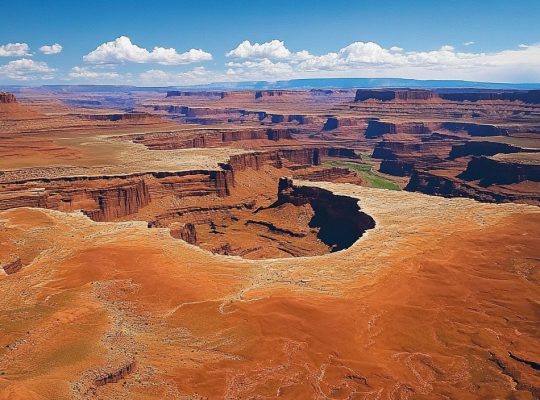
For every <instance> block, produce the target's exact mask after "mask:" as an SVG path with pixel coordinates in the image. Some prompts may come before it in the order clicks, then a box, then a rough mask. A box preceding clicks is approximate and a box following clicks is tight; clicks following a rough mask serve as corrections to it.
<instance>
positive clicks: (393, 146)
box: [372, 140, 422, 160]
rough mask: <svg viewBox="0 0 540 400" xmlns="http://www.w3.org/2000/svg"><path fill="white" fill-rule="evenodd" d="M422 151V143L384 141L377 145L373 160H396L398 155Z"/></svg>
mask: <svg viewBox="0 0 540 400" xmlns="http://www.w3.org/2000/svg"><path fill="white" fill-rule="evenodd" d="M421 150H422V143H417V142H403V141H396V142H394V141H390V140H383V141H382V142H379V143H377V144H376V145H375V148H374V149H373V154H372V157H373V158H378V159H387V160H395V159H396V153H414V152H417V151H421Z"/></svg>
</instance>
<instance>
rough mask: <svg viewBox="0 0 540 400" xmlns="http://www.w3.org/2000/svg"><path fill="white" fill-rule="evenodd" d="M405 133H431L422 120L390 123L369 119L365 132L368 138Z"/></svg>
mask: <svg viewBox="0 0 540 400" xmlns="http://www.w3.org/2000/svg"><path fill="white" fill-rule="evenodd" d="M396 133H407V134H410V135H427V134H429V133H431V129H430V127H429V126H427V125H426V124H424V123H422V122H405V123H399V124H396V123H392V122H383V121H376V120H370V121H368V126H367V129H366V132H365V136H366V138H368V139H373V138H377V137H380V136H383V135H386V134H396Z"/></svg>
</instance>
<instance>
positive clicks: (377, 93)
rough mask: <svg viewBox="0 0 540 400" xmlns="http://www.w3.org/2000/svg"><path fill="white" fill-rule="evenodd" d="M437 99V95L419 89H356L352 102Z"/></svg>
mask: <svg viewBox="0 0 540 400" xmlns="http://www.w3.org/2000/svg"><path fill="white" fill-rule="evenodd" d="M433 98H437V94H436V93H434V92H432V91H430V90H421V89H400V90H382V89H373V90H368V89H358V90H357V91H356V96H355V98H354V101H366V100H379V101H391V100H399V101H412V100H431V99H433Z"/></svg>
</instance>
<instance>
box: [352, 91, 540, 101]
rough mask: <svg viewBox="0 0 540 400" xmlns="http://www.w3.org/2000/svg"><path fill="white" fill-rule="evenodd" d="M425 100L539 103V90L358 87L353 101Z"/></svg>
mask: <svg viewBox="0 0 540 400" xmlns="http://www.w3.org/2000/svg"><path fill="white" fill-rule="evenodd" d="M369 100H376V101H383V102H386V101H413V102H415V101H426V100H439V101H451V102H464V101H469V102H477V101H520V102H523V103H527V104H540V90H513V91H512V90H507V91H487V90H486V91H470V90H463V91H445V90H444V89H443V90H435V91H434V90H426V89H358V90H357V91H356V95H355V98H354V101H355V102H362V101H369Z"/></svg>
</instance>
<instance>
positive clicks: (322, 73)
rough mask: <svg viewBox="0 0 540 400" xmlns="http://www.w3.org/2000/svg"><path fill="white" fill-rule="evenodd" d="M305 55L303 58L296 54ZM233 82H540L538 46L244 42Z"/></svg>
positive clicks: (234, 53) (232, 68)
mask: <svg viewBox="0 0 540 400" xmlns="http://www.w3.org/2000/svg"><path fill="white" fill-rule="evenodd" d="M299 54H301V55H302V56H301V57H299V56H298V55H299ZM227 56H229V57H235V58H236V61H234V62H229V63H227V64H226V66H227V67H228V70H227V76H229V77H230V79H254V80H258V79H260V80H266V79H276V78H277V79H291V78H310V77H311V78H313V77H373V78H376V77H404V78H414V79H464V80H478V81H500V82H520V81H521V82H538V81H540V44H534V45H526V46H525V45H520V46H519V47H517V48H515V49H509V50H502V51H498V52H492V53H477V52H465V51H457V50H456V49H455V48H454V47H453V46H451V45H443V46H441V47H440V48H439V49H436V50H428V51H414V50H409V51H408V50H405V49H403V48H401V47H398V46H392V47H390V48H385V47H383V46H381V45H380V44H378V43H375V42H354V43H351V44H349V45H348V46H345V47H343V48H341V49H339V50H338V51H335V52H329V53H326V54H321V55H313V54H311V53H310V52H308V51H306V50H303V51H301V52H297V53H293V52H291V51H290V50H289V49H287V47H285V44H284V43H283V42H281V41H277V40H272V41H270V42H266V43H263V44H257V43H255V44H251V43H250V42H249V41H245V42H243V43H241V44H240V45H239V46H238V47H237V48H235V49H234V50H231V51H230V52H229V53H227Z"/></svg>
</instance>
